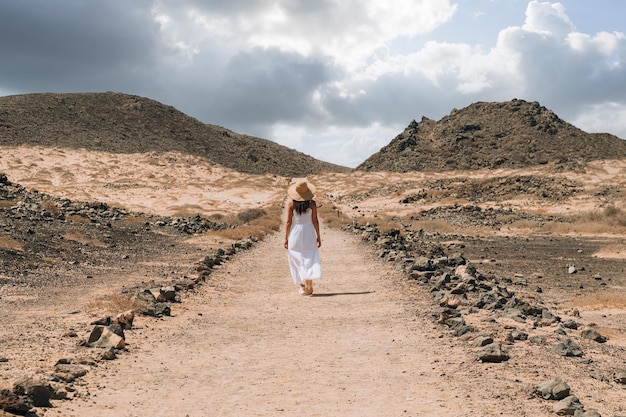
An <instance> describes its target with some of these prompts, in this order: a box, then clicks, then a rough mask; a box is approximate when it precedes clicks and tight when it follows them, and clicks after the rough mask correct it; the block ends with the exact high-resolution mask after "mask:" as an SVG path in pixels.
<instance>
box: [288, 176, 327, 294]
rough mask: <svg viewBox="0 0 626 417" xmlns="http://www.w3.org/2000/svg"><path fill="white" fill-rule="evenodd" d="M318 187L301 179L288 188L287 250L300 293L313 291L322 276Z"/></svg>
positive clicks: (292, 275)
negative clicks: (316, 190) (316, 202)
mask: <svg viewBox="0 0 626 417" xmlns="http://www.w3.org/2000/svg"><path fill="white" fill-rule="evenodd" d="M314 194H315V187H314V186H313V184H311V183H309V182H307V181H306V179H299V180H297V181H296V182H295V183H294V184H292V185H291V186H290V187H289V188H288V189H287V195H288V196H289V197H290V199H291V200H290V201H289V204H287V223H286V224H285V249H287V258H288V260H289V269H290V271H291V278H292V279H293V282H294V284H296V285H297V284H300V294H302V295H311V294H313V280H314V279H318V278H322V266H321V264H320V251H319V247H320V246H321V245H322V238H321V236H320V225H319V222H318V220H317V205H316V204H315V200H313V195H314Z"/></svg>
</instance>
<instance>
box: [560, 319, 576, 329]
mask: <svg viewBox="0 0 626 417" xmlns="http://www.w3.org/2000/svg"><path fill="white" fill-rule="evenodd" d="M563 327H565V328H566V329H571V330H576V329H578V323H576V322H575V321H574V320H567V321H565V322H563Z"/></svg>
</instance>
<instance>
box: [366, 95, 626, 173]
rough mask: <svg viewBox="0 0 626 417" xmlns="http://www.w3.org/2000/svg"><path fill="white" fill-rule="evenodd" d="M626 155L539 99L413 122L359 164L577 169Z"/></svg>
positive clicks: (614, 141)
mask: <svg viewBox="0 0 626 417" xmlns="http://www.w3.org/2000/svg"><path fill="white" fill-rule="evenodd" d="M615 158H626V141H624V140H622V139H620V138H618V137H616V136H613V135H610V134H606V133H595V134H591V133H586V132H584V131H582V130H580V129H578V128H576V127H575V126H573V125H571V124H569V123H567V122H565V121H563V120H561V119H560V118H559V117H558V116H557V115H556V114H554V112H552V111H551V110H549V109H547V108H545V107H543V106H541V105H540V104H539V103H537V102H527V101H524V100H517V99H514V100H512V101H508V102H498V103H486V102H478V103H474V104H472V105H470V106H468V107H466V108H464V109H461V110H456V109H455V110H453V111H452V112H451V113H450V114H449V115H447V116H445V117H443V118H442V119H441V120H439V121H438V122H436V121H434V120H431V119H428V118H426V117H424V118H422V120H421V122H419V123H418V122H416V121H412V122H411V123H410V124H409V126H408V127H407V128H406V129H405V130H404V132H402V133H401V134H399V135H398V136H397V137H396V138H394V139H393V140H392V141H391V142H390V143H389V145H387V146H385V147H384V148H382V149H381V150H380V151H379V152H378V153H376V154H374V155H372V156H370V157H369V158H368V159H367V160H366V161H365V162H363V163H362V164H361V165H359V166H358V167H357V169H358V170H365V171H392V172H408V171H422V170H429V171H445V170H467V169H481V168H499V167H502V168H505V167H528V166H533V165H541V164H547V163H556V164H560V165H562V166H564V167H576V166H581V165H584V164H585V163H586V162H588V161H591V160H598V159H615Z"/></svg>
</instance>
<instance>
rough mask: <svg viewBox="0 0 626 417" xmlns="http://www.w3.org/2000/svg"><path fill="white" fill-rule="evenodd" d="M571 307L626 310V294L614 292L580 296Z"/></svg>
mask: <svg viewBox="0 0 626 417" xmlns="http://www.w3.org/2000/svg"><path fill="white" fill-rule="evenodd" d="M569 305H570V306H571V307H575V308H581V309H585V310H603V309H607V308H616V309H624V308H626V294H624V293H613V292H608V291H604V292H596V293H592V294H586V295H581V296H578V297H576V298H574V299H572V301H571V302H570V303H569Z"/></svg>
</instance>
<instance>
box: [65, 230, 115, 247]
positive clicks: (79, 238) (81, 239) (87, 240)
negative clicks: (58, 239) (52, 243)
mask: <svg viewBox="0 0 626 417" xmlns="http://www.w3.org/2000/svg"><path fill="white" fill-rule="evenodd" d="M63 238H64V239H65V240H71V241H73V242H77V243H81V244H83V245H91V246H96V247H99V248H106V247H108V245H107V244H106V243H104V242H102V241H101V240H98V239H94V238H91V237H89V236H85V235H81V234H78V233H66V234H65V235H64V236H63Z"/></svg>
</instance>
